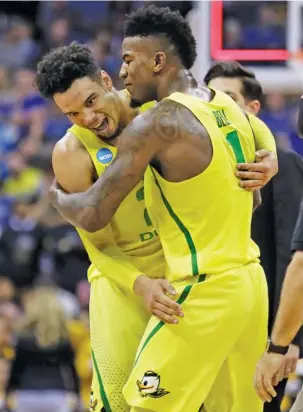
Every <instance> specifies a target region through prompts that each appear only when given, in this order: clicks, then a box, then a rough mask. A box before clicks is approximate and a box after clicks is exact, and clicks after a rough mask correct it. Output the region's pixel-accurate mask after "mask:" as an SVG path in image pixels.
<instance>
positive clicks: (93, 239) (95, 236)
mask: <svg viewBox="0 0 303 412" xmlns="http://www.w3.org/2000/svg"><path fill="white" fill-rule="evenodd" d="M69 131H70V132H71V133H72V134H73V135H74V136H76V137H77V138H78V139H79V140H80V141H81V143H82V144H83V146H84V147H85V148H86V150H87V151H88V153H89V155H90V157H91V159H92V162H93V164H94V166H95V169H96V171H97V174H98V175H99V176H100V175H102V173H103V172H104V171H105V170H106V168H107V167H108V166H109V165H110V164H111V162H112V160H113V159H114V158H115V156H116V148H115V147H113V146H110V145H108V144H106V143H105V142H103V141H102V140H100V139H99V138H97V137H96V136H95V135H94V133H92V132H91V131H89V130H86V129H83V128H81V127H79V126H76V125H74V126H72V127H71V128H70V129H69ZM110 227H111V232H112V234H113V238H114V242H115V243H116V245H117V246H118V247H119V249H120V250H121V252H123V253H124V254H125V255H126V256H127V257H128V258H130V259H128V262H131V264H132V265H134V266H135V267H136V268H137V269H138V272H139V273H145V274H147V275H148V276H151V277H153V276H154V277H161V276H164V272H165V269H164V267H165V261H164V256H163V250H162V247H161V243H160V240H159V237H158V234H157V232H156V231H155V229H154V227H153V225H152V222H151V220H150V217H149V215H148V213H147V209H146V207H145V201H144V187H143V181H142V182H140V183H139V184H138V185H137V186H136V187H135V188H134V189H133V190H132V192H131V193H129V195H128V196H127V197H126V198H125V199H124V201H123V202H122V203H121V205H120V206H119V208H118V210H117V212H116V213H115V215H114V217H113V219H112V221H111V222H110ZM77 231H78V233H79V235H80V237H81V239H82V241H83V244H84V247H85V248H86V250H87V252H88V255H89V257H90V260H91V261H92V262H93V261H96V260H97V259H98V261H100V259H101V261H100V266H101V267H102V254H101V253H100V246H101V247H102V245H104V243H106V241H107V239H106V238H107V233H108V232H107V231H106V228H105V229H101V230H100V231H97V232H95V233H88V232H86V231H85V230H82V229H79V228H77ZM113 258H114V259H116V260H118V259H120V263H122V264H124V262H123V261H122V262H121V255H115V254H114V256H113ZM125 264H127V263H126V262H125ZM112 270H113V271H114V270H115V268H112ZM99 275H100V270H97V269H96V267H95V265H93V264H92V265H91V267H90V268H89V271H88V277H89V280H90V281H91V280H92V278H94V277H96V276H99ZM116 275H117V276H119V273H117V274H116Z"/></svg>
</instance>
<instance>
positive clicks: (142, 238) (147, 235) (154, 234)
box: [140, 230, 158, 242]
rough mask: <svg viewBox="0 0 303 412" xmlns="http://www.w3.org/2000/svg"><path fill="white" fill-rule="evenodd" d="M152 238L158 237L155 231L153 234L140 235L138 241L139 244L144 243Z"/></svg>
mask: <svg viewBox="0 0 303 412" xmlns="http://www.w3.org/2000/svg"><path fill="white" fill-rule="evenodd" d="M154 236H158V233H157V232H156V231H155V230H154V231H153V232H144V233H140V240H141V242H146V241H147V240H150V239H152V238H153V237H154Z"/></svg>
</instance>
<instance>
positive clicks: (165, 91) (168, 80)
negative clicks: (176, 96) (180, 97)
mask: <svg viewBox="0 0 303 412" xmlns="http://www.w3.org/2000/svg"><path fill="white" fill-rule="evenodd" d="M195 87H197V82H196V80H195V78H194V77H193V75H192V74H191V72H190V71H189V70H186V69H184V68H173V67H171V68H170V69H168V71H167V73H166V75H165V76H163V77H162V78H161V79H160V81H159V85H158V93H157V95H158V99H157V100H158V101H161V100H162V99H164V98H165V97H167V96H169V95H170V94H172V93H175V92H179V93H186V92H188V90H189V89H192V88H195Z"/></svg>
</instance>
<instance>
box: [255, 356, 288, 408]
mask: <svg viewBox="0 0 303 412" xmlns="http://www.w3.org/2000/svg"><path fill="white" fill-rule="evenodd" d="M284 362H285V357H284V356H283V355H280V354H278V353H268V352H265V353H264V355H263V356H262V358H261V360H260V361H259V362H258V364H257V367H256V373H255V378H254V387H255V390H256V392H257V395H258V396H259V398H260V399H261V400H262V401H263V402H270V401H271V400H272V398H274V397H276V396H277V393H276V391H275V389H274V386H275V385H276V384H277V383H278V382H279V380H280V377H279V371H280V370H281V368H283V367H284Z"/></svg>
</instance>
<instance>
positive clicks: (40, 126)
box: [12, 69, 47, 158]
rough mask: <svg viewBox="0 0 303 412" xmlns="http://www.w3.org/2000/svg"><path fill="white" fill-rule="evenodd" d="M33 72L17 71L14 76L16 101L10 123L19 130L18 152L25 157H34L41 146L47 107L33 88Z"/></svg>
mask: <svg viewBox="0 0 303 412" xmlns="http://www.w3.org/2000/svg"><path fill="white" fill-rule="evenodd" d="M34 79H35V75H34V72H32V71H31V70H27V69H22V70H19V71H18V72H17V73H16V75H15V91H16V96H17V101H16V103H15V105H14V107H13V113H12V122H13V124H15V125H16V126H18V128H19V140H20V150H21V152H22V154H23V155H24V156H25V157H28V158H30V157H32V156H34V155H36V154H37V153H38V151H39V149H40V148H41V146H42V142H43V134H44V126H45V120H46V116H47V105H46V102H45V100H44V99H43V98H42V97H41V95H40V93H38V91H37V90H36V88H35V87H34Z"/></svg>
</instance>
